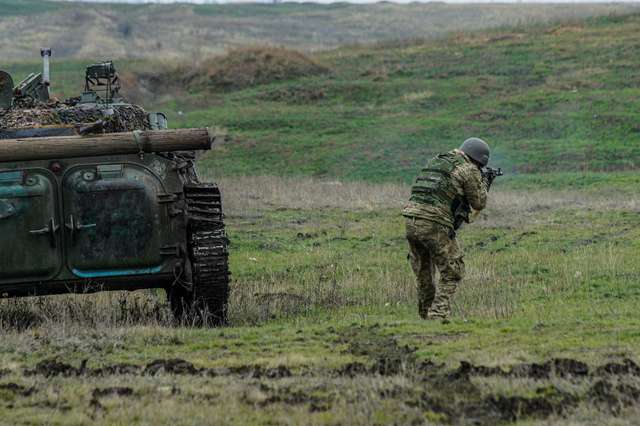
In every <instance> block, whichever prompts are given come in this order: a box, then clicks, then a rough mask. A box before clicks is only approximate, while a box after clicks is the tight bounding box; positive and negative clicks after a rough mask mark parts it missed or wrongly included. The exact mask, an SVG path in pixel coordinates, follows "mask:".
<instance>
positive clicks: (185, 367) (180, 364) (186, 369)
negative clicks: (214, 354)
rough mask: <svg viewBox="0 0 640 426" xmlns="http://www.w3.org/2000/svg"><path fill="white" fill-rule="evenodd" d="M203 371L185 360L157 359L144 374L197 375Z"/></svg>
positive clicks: (148, 366) (148, 365)
mask: <svg viewBox="0 0 640 426" xmlns="http://www.w3.org/2000/svg"><path fill="white" fill-rule="evenodd" d="M202 371H203V370H202V369H200V368H196V367H194V365H193V364H192V363H190V362H189V361H185V360H183V359H179V358H176V359H157V360H155V361H152V362H150V363H149V364H147V366H146V367H145V369H144V374H148V375H151V376H155V375H156V374H159V373H166V374H176V375H191V376H193V375H196V374H200V373H201V372H202Z"/></svg>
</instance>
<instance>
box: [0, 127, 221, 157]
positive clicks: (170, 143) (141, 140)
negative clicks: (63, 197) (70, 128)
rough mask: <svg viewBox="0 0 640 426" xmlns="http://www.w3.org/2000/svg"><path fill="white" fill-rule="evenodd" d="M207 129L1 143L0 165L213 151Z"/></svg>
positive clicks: (21, 140) (135, 132)
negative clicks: (104, 156) (102, 156)
mask: <svg viewBox="0 0 640 426" xmlns="http://www.w3.org/2000/svg"><path fill="white" fill-rule="evenodd" d="M212 143H213V137H212V136H211V135H210V133H209V131H208V130H207V129H175V130H173V129H172V130H144V131H134V132H127V133H107V134H102V135H91V136H51V137H40V138H26V139H4V140H0V162H8V161H29V160H56V159H61V158H74V157H95V156H101V155H121V154H138V153H150V152H171V151H197V150H207V149H211V144H212Z"/></svg>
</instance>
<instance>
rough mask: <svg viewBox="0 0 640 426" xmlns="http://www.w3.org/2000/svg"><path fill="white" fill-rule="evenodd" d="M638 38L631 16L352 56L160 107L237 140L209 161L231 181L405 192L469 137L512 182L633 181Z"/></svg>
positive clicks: (639, 114) (639, 123)
mask: <svg viewBox="0 0 640 426" xmlns="http://www.w3.org/2000/svg"><path fill="white" fill-rule="evenodd" d="M638 31H640V15H629V16H626V17H604V18H596V19H589V20H587V21H584V22H573V23H570V24H563V25H552V26H533V27H514V28H511V29H505V30H496V31H488V32H487V31H485V32H477V33H473V34H468V35H464V36H462V35H460V36H452V37H449V38H447V39H445V40H442V41H432V42H421V43H395V44H382V45H376V46H363V47H351V48H342V49H338V50H335V51H331V52H326V53H322V54H318V55H316V56H315V59H316V60H317V61H319V62H320V63H322V64H324V65H325V66H326V67H328V68H329V69H331V70H332V71H331V73H330V74H327V75H323V76H316V77H309V78H303V79H298V80H294V81H284V82H276V83H272V84H267V85H259V86H255V87H252V88H248V89H244V90H238V91H231V92H215V91H213V92H211V93H204V92H203V91H202V90H198V91H197V92H194V93H190V94H189V93H185V94H183V95H181V96H179V97H176V98H172V99H171V100H169V101H167V102H161V103H160V105H158V106H159V107H161V108H165V109H168V110H169V111H173V112H172V113H171V121H172V122H173V124H174V125H178V126H194V125H203V124H211V125H216V126H221V127H224V128H226V129H227V130H228V132H229V133H230V135H231V142H229V143H226V144H224V145H223V146H221V147H219V149H218V150H217V151H216V152H214V153H212V154H211V155H209V156H208V157H207V160H206V162H207V164H210V165H211V167H215V168H216V169H217V170H219V171H220V173H224V174H256V173H258V174H273V173H276V174H307V175H315V176H339V177H343V178H349V179H371V180H378V181H382V180H395V179H400V178H402V179H405V180H406V179H409V178H410V176H412V175H413V173H414V172H415V169H416V168H417V167H418V166H419V165H420V164H421V163H422V162H423V161H424V160H425V158H426V157H428V156H430V155H431V154H433V153H434V152H437V151H440V150H443V149H448V148H450V147H452V146H455V145H457V144H458V143H459V142H460V141H461V140H463V139H464V138H466V137H468V136H470V135H478V136H482V137H485V138H486V139H487V140H488V141H489V142H490V143H491V144H492V145H493V146H494V147H495V154H496V155H495V161H494V162H495V164H497V165H501V166H504V167H506V168H507V169H508V170H509V171H510V172H512V173H514V172H517V173H521V174H529V173H542V172H594V171H597V172H612V171H616V172H620V171H629V170H636V169H637V168H638V166H639V163H638V158H639V156H640V144H638V141H639V137H640V73H638V71H637V70H638V69H640V39H638V38H637V37H635V34H637V33H638ZM198 105H201V106H198ZM178 110H180V111H182V112H183V113H182V114H181V115H177V114H176V113H175V111H178ZM572 177H575V178H576V179H578V178H579V177H580V174H578V175H572ZM566 178H567V176H566V175H565V176H563V177H562V180H564V179H566Z"/></svg>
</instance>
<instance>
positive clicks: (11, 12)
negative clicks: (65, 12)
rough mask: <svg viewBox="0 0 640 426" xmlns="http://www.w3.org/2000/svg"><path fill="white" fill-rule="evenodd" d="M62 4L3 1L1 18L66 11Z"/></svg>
mask: <svg viewBox="0 0 640 426" xmlns="http://www.w3.org/2000/svg"><path fill="white" fill-rule="evenodd" d="M66 7H67V6H66V5H65V4H64V3H61V2H55V1H42V0H2V1H0V17H9V16H23V15H39V14H42V13H51V12H56V11H58V10H61V9H64V8H66Z"/></svg>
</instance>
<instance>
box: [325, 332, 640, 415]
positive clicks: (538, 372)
mask: <svg viewBox="0 0 640 426" xmlns="http://www.w3.org/2000/svg"><path fill="white" fill-rule="evenodd" d="M339 343H343V344H344V343H346V344H347V349H346V351H347V352H348V353H350V354H353V355H356V356H361V357H364V358H365V361H364V362H360V361H357V362H351V363H349V364H346V365H344V366H343V367H341V368H339V369H337V370H335V371H334V373H335V374H337V375H340V376H345V377H356V376H359V375H380V376H385V375H402V376H405V377H406V378H407V379H409V383H411V384H410V385H408V387H407V388H403V389H391V390H389V392H390V393H389V395H387V394H386V393H385V395H384V396H382V395H381V397H391V398H400V399H403V400H404V401H405V404H406V405H407V406H410V407H413V408H418V409H420V410H423V411H424V412H425V413H427V414H429V415H430V416H435V418H437V419H439V420H438V422H439V423H447V424H468V423H469V422H471V423H472V424H479V425H493V424H501V423H507V422H514V421H519V420H522V419H527V418H532V419H546V418H548V417H550V416H555V415H558V416H563V415H565V414H567V413H568V412H569V411H571V410H573V409H575V408H576V407H577V406H578V405H580V404H583V403H587V404H593V405H595V406H596V407H598V409H600V410H602V411H606V412H608V413H611V414H613V415H618V414H620V413H621V412H622V410H623V409H624V408H626V407H631V406H633V405H634V404H637V403H638V401H640V389H638V388H637V387H636V386H634V385H632V384H629V383H625V382H624V381H623V380H624V379H625V378H627V377H635V376H636V375H637V373H638V372H639V371H640V367H638V365H637V364H635V362H633V361H632V360H630V359H624V360H623V361H622V362H616V363H607V364H604V365H601V366H598V367H595V368H591V367H590V366H589V365H587V364H586V363H584V362H582V361H579V360H575V359H571V358H554V359H551V360H548V361H545V362H542V363H521V364H514V365H507V366H483V365H474V364H472V363H469V362H464V361H463V362H461V363H460V366H459V367H458V368H457V369H455V370H450V369H448V368H447V367H446V366H445V365H444V364H438V363H434V362H432V361H421V362H420V361H417V360H416V357H415V350H414V349H413V348H410V347H407V346H402V345H400V344H398V342H396V341H395V339H393V337H389V336H384V335H383V334H382V332H381V329H380V328H379V327H378V326H372V327H368V328H365V327H354V328H350V329H347V330H344V331H343V332H342V334H341V337H340V338H339ZM366 360H368V362H367V361H366ZM610 376H616V378H615V380H616V381H617V382H618V383H616V384H613V383H611V382H609V381H607V377H610ZM488 377H498V378H504V379H505V380H507V381H508V380H511V379H522V378H526V379H531V380H534V381H535V382H534V383H538V382H542V383H545V385H544V386H540V387H538V388H537V389H536V390H535V393H534V394H529V393H528V394H526V395H511V394H509V395H504V394H500V393H495V394H494V393H489V394H487V393H486V391H484V392H483V390H482V389H481V388H480V387H478V382H477V380H478V379H480V380H482V378H488ZM558 379H561V380H570V381H571V382H572V383H585V384H587V385H589V386H588V389H589V390H588V391H587V392H584V391H575V393H572V392H573V391H572V392H567V391H563V390H561V389H559V388H558V387H556V386H555V385H553V381H555V380H558ZM594 382H595V383H594Z"/></svg>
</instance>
